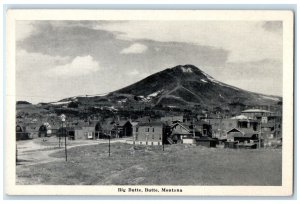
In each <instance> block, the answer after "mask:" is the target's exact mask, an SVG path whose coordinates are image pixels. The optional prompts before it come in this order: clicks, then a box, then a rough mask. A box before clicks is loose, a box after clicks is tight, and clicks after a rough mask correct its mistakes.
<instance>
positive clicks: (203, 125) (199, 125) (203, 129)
mask: <svg viewBox="0 0 300 204" xmlns="http://www.w3.org/2000/svg"><path fill="white" fill-rule="evenodd" d="M193 127H194V130H193ZM190 129H192V131H194V132H195V136H197V137H212V125H211V124H209V122H206V121H203V120H200V121H195V122H194V126H193V124H191V126H190Z"/></svg>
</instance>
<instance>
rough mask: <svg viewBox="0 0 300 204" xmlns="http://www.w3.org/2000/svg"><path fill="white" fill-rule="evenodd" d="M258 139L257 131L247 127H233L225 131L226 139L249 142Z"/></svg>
mask: <svg viewBox="0 0 300 204" xmlns="http://www.w3.org/2000/svg"><path fill="white" fill-rule="evenodd" d="M257 140H258V132H257V131H254V130H251V129H248V128H233V129H231V130H229V131H228V132H227V141H237V142H239V143H250V142H253V141H257Z"/></svg>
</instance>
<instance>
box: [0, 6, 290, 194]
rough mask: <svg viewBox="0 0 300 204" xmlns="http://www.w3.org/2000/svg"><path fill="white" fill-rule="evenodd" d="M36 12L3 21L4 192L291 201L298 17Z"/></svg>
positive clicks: (240, 13)
mask: <svg viewBox="0 0 300 204" xmlns="http://www.w3.org/2000/svg"><path fill="white" fill-rule="evenodd" d="M18 12H19V13H18ZM22 12H23V13H24V15H19V14H22ZM29 13H30V11H28V12H26V11H13V10H12V11H11V13H9V14H11V16H8V17H10V18H8V19H9V21H8V26H10V24H9V23H10V22H13V23H12V24H13V25H11V26H12V29H11V30H9V31H10V34H11V35H9V36H10V37H11V39H10V41H9V42H10V44H9V43H8V50H9V51H10V52H9V53H11V55H10V54H8V61H9V63H10V65H11V67H13V68H12V70H11V71H8V74H11V75H10V78H9V79H8V82H9V83H8V86H7V88H8V89H9V90H11V91H8V92H7V93H8V94H7V100H8V101H9V103H10V105H11V106H12V112H10V116H9V118H10V119H9V120H8V121H9V122H8V123H9V127H11V128H8V129H10V130H9V131H10V133H11V134H10V135H9V136H8V135H6V144H8V145H9V147H11V148H9V149H10V150H8V151H9V152H11V154H10V156H9V157H7V160H9V161H8V162H7V164H8V166H9V167H10V168H11V169H12V171H10V172H9V173H10V176H11V177H10V178H11V179H9V183H10V186H11V188H9V189H10V190H11V191H10V192H12V193H13V194H19V193H20V194H35V192H36V194H60V193H61V194H80V195H82V194H87V195H88V194H93V195H97V194H101V195H105V194H114V195H235V194H237V195H239V194H244V195H252V194H253V195H255V192H254V191H252V190H253V189H257V192H256V193H257V194H260V193H261V194H263V195H264V194H265V195H290V194H291V191H292V171H293V169H292V168H293V167H292V163H293V152H292V149H293V131H292V128H293V120H292V118H293V106H292V100H293V13H292V12H289V11H101V10H98V11H93V12H89V11H84V12H81V13H80V12H79V13H76V12H74V13H72V11H56V13H55V11H51V10H47V11H45V12H38V11H32V16H31V15H28V14H29ZM84 13H86V15H84ZM58 14H59V15H58ZM71 14H72V15H71ZM77 14H78V15H77ZM43 15H44V16H46V17H43ZM22 16H24V18H23V17H22ZM42 17H43V18H42ZM61 186H62V187H63V188H62V190H61V191H60V189H59V188H58V187H61ZM48 187H49V188H51V189H50V190H49V191H47V188H48ZM73 187H74V189H75V188H77V189H75V190H74V191H73V190H72V189H73ZM94 187H95V189H97V191H96V192H94V191H93V189H92V188H94ZM214 187H215V188H214ZM13 188H15V189H16V190H12V189H13ZM31 188H34V189H35V190H30V189H31ZM230 188H233V189H235V190H234V191H233V190H232V191H231V190H230ZM18 189H19V190H18ZM78 189H79V190H80V189H82V191H78ZM90 189H92V190H90ZM101 189H104V190H101ZM105 189H106V190H105ZM214 189H216V191H214ZM222 189H223V191H222ZM243 189H244V190H243ZM250 189H251V190H250ZM259 189H260V190H259ZM236 190H237V191H236ZM92 192H93V193H92Z"/></svg>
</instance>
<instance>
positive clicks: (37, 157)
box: [17, 138, 129, 166]
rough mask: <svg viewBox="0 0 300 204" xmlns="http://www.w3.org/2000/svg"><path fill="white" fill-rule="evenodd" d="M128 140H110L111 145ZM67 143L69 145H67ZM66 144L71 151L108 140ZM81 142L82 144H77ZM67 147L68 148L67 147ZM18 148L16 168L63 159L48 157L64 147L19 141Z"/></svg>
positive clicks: (32, 141) (31, 141)
mask: <svg viewBox="0 0 300 204" xmlns="http://www.w3.org/2000/svg"><path fill="white" fill-rule="evenodd" d="M128 139H129V138H119V139H113V140H111V143H116V142H126V140H128ZM68 142H69V143H68ZM68 142H67V149H71V148H74V147H78V146H87V145H97V144H105V143H108V140H82V141H76V143H75V144H74V143H73V141H72V142H71V141H68ZM79 142H82V143H79ZM68 145H69V146H68ZM17 148H18V153H17V157H18V163H17V166H28V165H35V164H42V163H48V162H52V161H58V160H64V158H56V157H51V156H50V155H51V154H53V153H55V152H58V151H61V150H64V146H62V147H61V148H58V146H51V147H49V146H46V145H42V144H38V143H37V142H36V141H35V140H28V141H21V142H17Z"/></svg>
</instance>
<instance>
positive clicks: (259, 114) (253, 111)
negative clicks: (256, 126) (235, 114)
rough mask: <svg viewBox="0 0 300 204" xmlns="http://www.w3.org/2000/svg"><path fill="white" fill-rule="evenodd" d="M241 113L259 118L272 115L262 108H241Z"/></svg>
mask: <svg viewBox="0 0 300 204" xmlns="http://www.w3.org/2000/svg"><path fill="white" fill-rule="evenodd" d="M242 114H243V115H245V116H246V117H248V118H253V119H258V120H261V118H262V117H264V116H265V117H268V116H271V115H272V112H270V111H267V110H262V109H247V110H243V111H242Z"/></svg>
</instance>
